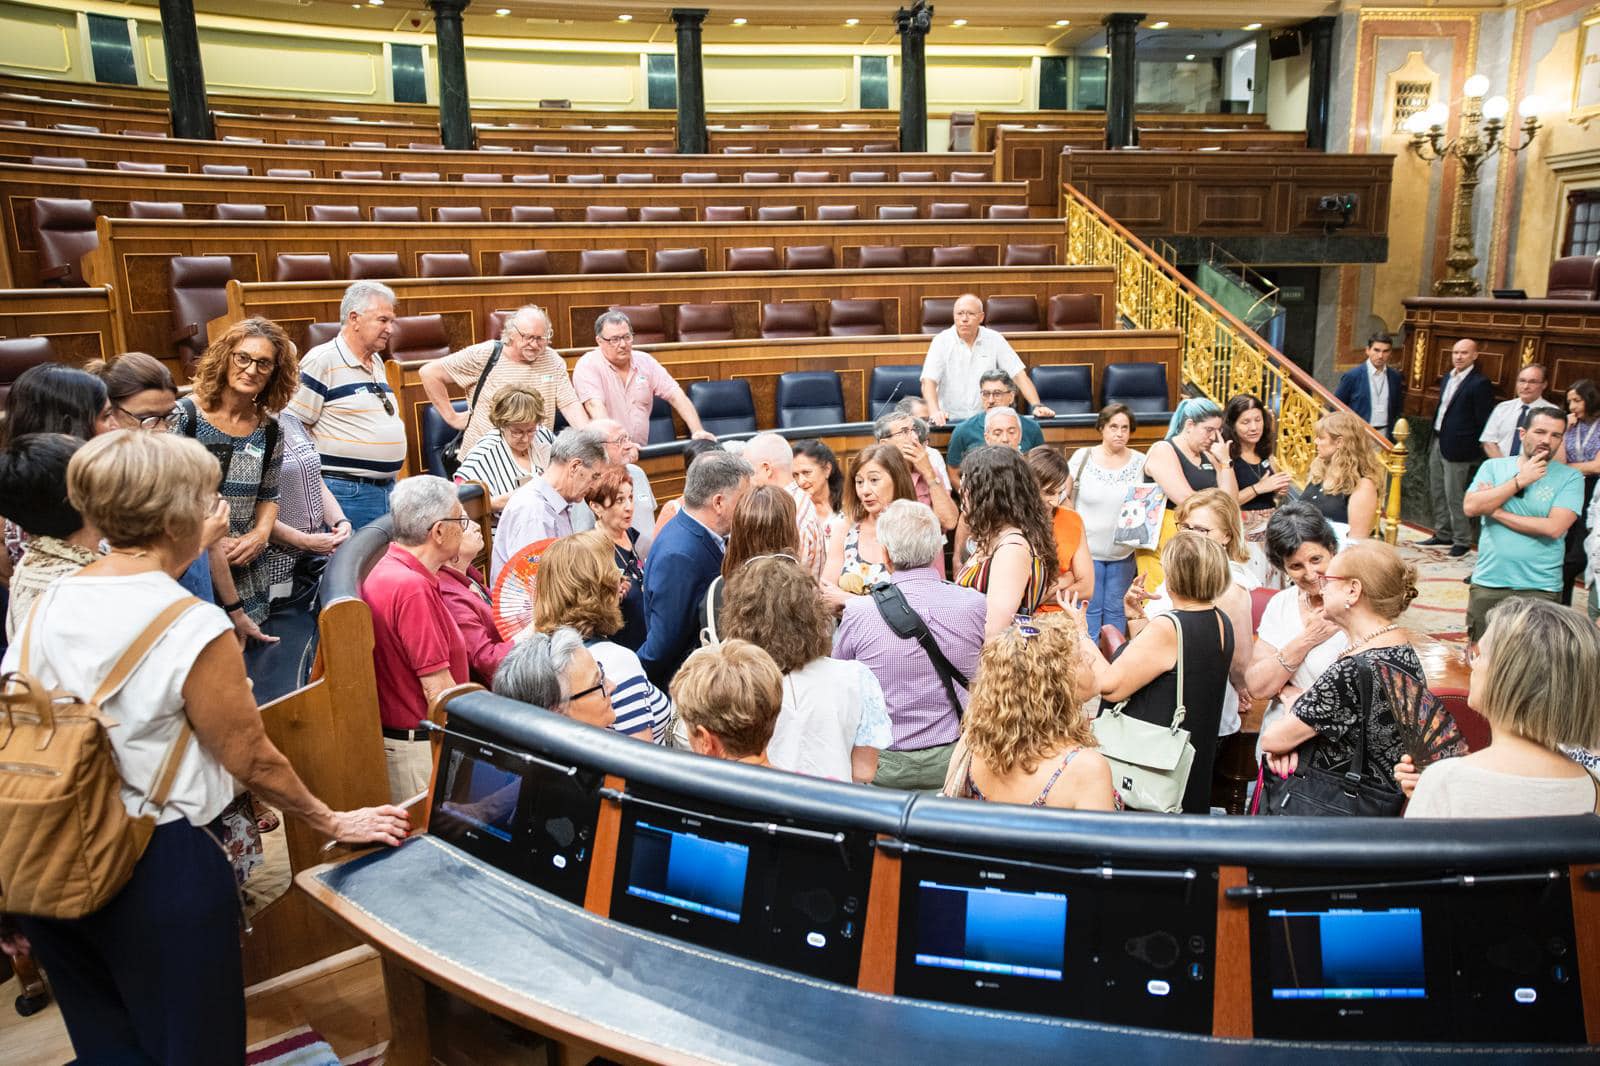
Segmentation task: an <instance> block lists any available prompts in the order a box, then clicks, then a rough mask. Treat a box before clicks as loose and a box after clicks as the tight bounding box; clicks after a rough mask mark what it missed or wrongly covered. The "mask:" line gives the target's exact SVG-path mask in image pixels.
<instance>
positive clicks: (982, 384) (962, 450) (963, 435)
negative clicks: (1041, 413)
mask: <svg viewBox="0 0 1600 1066" xmlns="http://www.w3.org/2000/svg"><path fill="white" fill-rule="evenodd" d="M978 400H979V402H981V403H982V404H983V410H982V411H979V412H978V413H977V414H975V415H973V416H972V417H971V418H968V419H964V420H963V421H962V422H961V424H960V425H958V426H956V428H955V429H953V430H951V431H950V443H949V444H948V445H947V446H946V447H945V462H946V463H947V464H948V465H949V467H950V469H952V470H954V469H956V468H957V467H959V466H960V465H961V458H962V456H964V455H966V454H967V452H969V451H971V450H972V449H974V448H981V447H983V416H984V412H986V411H991V410H993V409H994V408H996V407H1009V408H1011V409H1012V410H1016V407H1017V387H1016V385H1015V384H1013V383H1012V381H1011V379H1010V378H1009V377H1007V376H1006V372H1005V371H1004V370H990V371H988V372H986V373H985V374H984V375H983V376H982V377H980V378H979V379H978ZM1018 421H1020V422H1021V423H1022V450H1023V452H1027V450H1028V449H1029V448H1037V447H1038V446H1039V445H1041V444H1043V443H1044V431H1043V430H1041V429H1040V428H1039V423H1038V422H1036V421H1034V420H1033V419H1032V418H1030V417H1029V416H1027V415H1021V416H1019V418H1018Z"/></svg>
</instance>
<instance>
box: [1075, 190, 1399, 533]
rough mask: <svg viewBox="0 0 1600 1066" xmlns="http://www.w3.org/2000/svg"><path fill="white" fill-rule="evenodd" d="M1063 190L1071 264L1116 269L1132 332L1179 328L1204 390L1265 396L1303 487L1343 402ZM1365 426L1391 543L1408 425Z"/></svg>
mask: <svg viewBox="0 0 1600 1066" xmlns="http://www.w3.org/2000/svg"><path fill="white" fill-rule="evenodd" d="M1062 190H1063V194H1064V195H1063V198H1062V201H1063V206H1064V208H1065V213H1066V220H1067V261H1068V262H1069V263H1077V264H1083V265H1086V266H1109V267H1112V268H1114V269H1115V270H1116V272H1117V312H1118V314H1120V315H1121V316H1122V317H1123V318H1124V319H1126V320H1127V321H1128V322H1130V323H1131V324H1132V325H1133V327H1134V328H1135V329H1175V330H1178V331H1179V332H1181V333H1182V334H1183V377H1184V380H1185V381H1186V382H1187V383H1188V384H1189V385H1191V386H1193V387H1194V388H1195V389H1197V390H1199V392H1200V393H1202V394H1203V395H1205V396H1207V397H1209V398H1211V399H1212V400H1215V401H1216V402H1217V403H1219V404H1225V403H1227V401H1228V399H1229V398H1230V397H1233V396H1237V395H1238V394H1239V393H1241V392H1248V393H1252V394H1254V395H1256V396H1259V397H1261V400H1262V402H1263V403H1265V404H1266V405H1267V407H1268V408H1270V409H1271V410H1272V411H1273V412H1274V413H1275V415H1276V417H1277V423H1278V438H1277V447H1276V455H1277V456H1278V457H1279V460H1280V462H1281V463H1282V469H1287V470H1288V471H1289V472H1290V473H1291V474H1293V475H1294V479H1295V481H1296V483H1298V484H1301V485H1304V484H1305V481H1306V474H1307V473H1308V472H1309V471H1310V469H1311V462H1312V460H1313V459H1315V458H1316V442H1315V440H1314V437H1315V428H1316V424H1317V420H1318V419H1320V418H1321V417H1322V416H1323V415H1324V414H1326V413H1327V412H1329V411H1332V410H1335V409H1340V410H1342V409H1345V408H1344V405H1343V404H1341V403H1340V402H1339V401H1338V400H1336V399H1334V397H1333V394H1332V393H1330V392H1329V391H1328V390H1327V389H1325V388H1323V387H1322V385H1321V384H1319V383H1318V382H1317V381H1316V379H1314V378H1312V377H1311V376H1310V375H1309V374H1307V373H1306V372H1305V371H1304V370H1301V369H1300V368H1299V367H1297V366H1295V365H1294V364H1293V363H1292V362H1290V361H1289V359H1288V358H1287V357H1286V356H1284V354H1283V353H1282V352H1279V351H1278V350H1277V349H1275V348H1273V347H1272V345H1270V344H1268V343H1267V342H1266V341H1264V340H1262V339H1261V337H1260V336H1259V335H1258V334H1257V333H1256V332H1255V331H1254V330H1252V329H1250V327H1248V326H1246V325H1245V324H1244V323H1243V322H1241V321H1239V320H1238V319H1237V318H1235V317H1234V316H1233V315H1231V314H1229V313H1228V312H1227V311H1226V310H1225V309H1223V308H1222V307H1221V306H1220V305H1219V304H1217V303H1216V301H1214V300H1212V299H1211V297H1210V296H1208V295H1207V294H1206V293H1205V292H1203V291H1202V290H1201V289H1199V288H1198V287H1197V286H1195V285H1194V283H1193V282H1191V281H1189V279H1188V278H1185V277H1184V276H1183V275H1182V274H1180V273H1178V271H1177V269H1176V268H1175V267H1173V266H1172V264H1171V263H1169V262H1168V261H1167V260H1165V259H1163V258H1162V257H1160V256H1159V255H1157V254H1156V253H1155V252H1154V251H1153V250H1152V249H1151V248H1150V246H1149V245H1147V244H1145V243H1144V242H1143V241H1141V240H1140V239H1139V238H1138V237H1135V236H1134V235H1133V234H1131V233H1129V232H1128V231H1127V230H1126V229H1124V228H1123V227H1122V226H1121V225H1120V224H1119V223H1118V222H1117V221H1116V219H1114V218H1112V217H1111V216H1109V215H1107V214H1106V213H1105V212H1104V211H1102V210H1101V209H1100V207H1099V206H1098V205H1096V204H1095V203H1094V202H1093V201H1091V200H1089V199H1088V198H1087V197H1086V196H1084V195H1083V194H1082V193H1081V192H1079V191H1078V190H1077V189H1075V188H1073V187H1072V186H1071V185H1064V186H1063V187H1062ZM1367 432H1368V433H1369V434H1370V437H1371V443H1372V446H1373V447H1374V448H1375V449H1377V451H1378V455H1379V458H1380V459H1381V461H1382V463H1383V468H1384V470H1385V472H1386V475H1387V476H1386V479H1385V480H1386V481H1387V484H1385V485H1381V486H1379V499H1380V501H1381V503H1382V506H1381V511H1382V514H1381V516H1380V518H1379V529H1380V533H1381V534H1382V535H1383V536H1384V537H1385V538H1386V539H1388V540H1389V541H1391V542H1392V541H1393V540H1394V539H1395V536H1396V535H1397V533H1398V532H1399V528H1400V482H1401V479H1402V478H1403V476H1404V475H1405V471H1406V439H1407V437H1409V436H1410V432H1411V431H1410V427H1409V426H1407V424H1406V422H1405V420H1404V419H1401V420H1400V422H1398V423H1397V424H1396V425H1395V441H1394V443H1393V444H1390V443H1389V441H1387V440H1385V439H1384V437H1383V435H1382V434H1381V433H1379V432H1378V431H1377V430H1374V429H1371V428H1370V427H1369V428H1368V430H1367Z"/></svg>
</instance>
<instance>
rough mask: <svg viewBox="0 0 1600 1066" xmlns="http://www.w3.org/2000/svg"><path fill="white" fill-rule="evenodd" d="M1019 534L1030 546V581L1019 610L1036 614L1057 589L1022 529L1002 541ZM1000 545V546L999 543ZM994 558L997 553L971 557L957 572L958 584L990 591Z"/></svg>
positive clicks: (984, 592) (1021, 542)
mask: <svg viewBox="0 0 1600 1066" xmlns="http://www.w3.org/2000/svg"><path fill="white" fill-rule="evenodd" d="M1012 538H1015V539H1016V540H1017V541H1018V542H1019V543H1020V544H1022V546H1023V547H1025V548H1027V549H1028V583H1027V584H1026V585H1024V586H1023V588H1022V602H1021V603H1019V604H1017V613H1018V614H1029V615H1031V614H1033V613H1034V612H1035V611H1037V610H1038V609H1039V608H1040V606H1042V605H1043V604H1044V602H1045V601H1046V600H1047V599H1049V598H1050V593H1051V592H1052V591H1053V588H1052V586H1051V584H1050V583H1049V582H1048V581H1046V580H1045V579H1044V561H1043V560H1041V559H1040V558H1039V554H1038V553H1037V552H1035V551H1034V550H1033V548H1032V547H1031V546H1030V545H1029V544H1028V542H1027V540H1026V539H1025V538H1024V537H1023V536H1022V534H1021V533H1017V532H1011V533H1007V534H1006V535H1004V536H1002V537H1001V538H1000V543H1001V544H1004V543H1005V542H1006V541H1007V540H1010V539H1012ZM996 547H999V545H998V544H997V545H996ZM993 561H994V556H993V554H990V555H974V556H973V557H972V558H970V559H968V560H967V562H966V565H964V566H963V567H962V568H961V572H960V573H959V574H957V575H956V584H958V585H960V586H961V587H962V588H969V589H977V590H978V591H979V592H981V593H983V594H984V595H988V594H989V564H990V563H991V562H993Z"/></svg>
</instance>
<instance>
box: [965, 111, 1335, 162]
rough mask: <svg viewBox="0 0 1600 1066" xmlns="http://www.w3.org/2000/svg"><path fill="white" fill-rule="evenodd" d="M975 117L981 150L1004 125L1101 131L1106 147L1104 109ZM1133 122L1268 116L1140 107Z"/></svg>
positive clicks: (1228, 121) (1209, 124)
mask: <svg viewBox="0 0 1600 1066" xmlns="http://www.w3.org/2000/svg"><path fill="white" fill-rule="evenodd" d="M975 118H976V121H975V122H974V123H973V135H972V147H973V148H974V149H976V150H977V151H980V152H987V151H991V150H993V148H994V146H995V132H996V131H997V130H999V129H1000V127H1002V126H1056V127H1058V128H1061V129H1071V130H1091V131H1093V132H1094V133H1095V134H1097V135H1098V136H1097V139H1096V140H1095V143H1094V144H1093V145H1092V146H1091V147H1096V148H1103V147H1105V143H1106V113H1105V112H1104V111H1048V110H1046V111H979V112H976V116H975ZM1134 124H1135V125H1136V126H1138V127H1139V128H1140V129H1145V128H1156V129H1189V128H1191V127H1199V126H1203V127H1206V128H1209V129H1265V128H1266V125H1267V116H1266V115H1260V114H1257V115H1231V114H1230V115H1222V114H1183V113H1177V112H1173V113H1168V112H1165V111H1141V112H1139V113H1138V114H1136V115H1134ZM1304 140H1305V138H1304V137H1302V138H1301V142H1302V143H1304Z"/></svg>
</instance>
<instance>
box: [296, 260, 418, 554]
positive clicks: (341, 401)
mask: <svg viewBox="0 0 1600 1066" xmlns="http://www.w3.org/2000/svg"><path fill="white" fill-rule="evenodd" d="M339 317H340V320H341V321H342V323H343V325H342V326H341V328H340V330H339V333H338V335H337V336H335V337H334V338H333V340H331V341H328V342H327V343H326V344H319V345H317V346H316V347H315V348H312V349H311V350H310V351H309V352H307V353H306V354H305V355H304V356H302V357H301V359H300V390H299V391H298V392H296V393H295V395H294V399H292V400H290V401H289V406H288V407H287V408H285V410H286V411H287V412H288V413H289V414H291V415H293V416H294V417H295V418H298V419H299V420H300V421H301V423H303V424H304V425H305V427H306V430H307V431H308V432H309V433H310V434H311V436H312V439H313V440H315V441H316V444H317V453H318V454H319V455H320V456H321V458H322V477H323V480H324V482H325V483H326V484H327V486H328V491H329V492H330V493H331V494H332V495H333V497H334V499H336V500H338V501H339V506H340V507H341V508H342V509H343V510H344V514H345V517H346V518H348V519H350V523H351V525H352V526H353V527H354V528H356V529H360V528H361V527H362V526H365V525H367V524H368V523H370V522H375V521H377V520H378V519H379V518H382V517H383V516H384V515H385V514H388V512H389V493H390V492H391V491H392V490H393V489H394V479H395V476H396V475H397V474H399V473H400V467H401V465H402V464H403V463H404V462H405V455H406V427H405V423H404V422H402V421H401V420H400V413H399V405H398V404H397V403H396V402H395V397H394V390H393V389H391V388H390V387H389V382H388V380H387V379H386V378H385V376H384V371H383V359H382V357H381V353H382V352H383V351H384V349H386V348H387V347H388V346H389V336H390V334H391V333H393V332H394V319H395V298H394V290H393V289H390V288H389V286H387V285H383V284H381V283H379V282H376V281H358V282H355V283H354V284H352V285H351V286H350V287H349V288H348V289H346V290H345V291H344V300H343V301H342V302H341V303H340V304H339Z"/></svg>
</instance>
